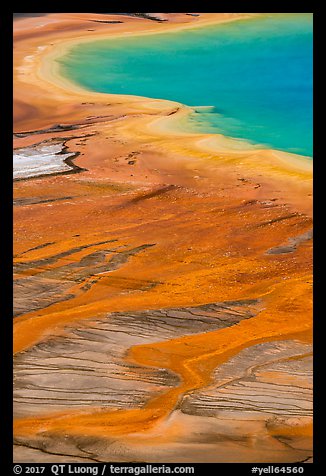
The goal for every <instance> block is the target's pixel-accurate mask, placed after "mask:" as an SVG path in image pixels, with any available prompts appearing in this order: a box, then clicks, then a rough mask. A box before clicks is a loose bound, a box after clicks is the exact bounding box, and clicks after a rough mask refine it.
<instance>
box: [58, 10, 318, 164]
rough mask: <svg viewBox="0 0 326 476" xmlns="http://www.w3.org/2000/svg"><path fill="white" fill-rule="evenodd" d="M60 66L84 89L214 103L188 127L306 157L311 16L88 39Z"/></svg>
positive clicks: (308, 152)
mask: <svg viewBox="0 0 326 476" xmlns="http://www.w3.org/2000/svg"><path fill="white" fill-rule="evenodd" d="M154 26H155V25H154ZM59 61H60V63H61V68H62V69H61V72H62V73H63V74H64V75H66V76H67V77H69V78H70V79H72V80H74V81H75V82H77V83H78V84H80V85H82V86H83V87H85V88H87V89H90V90H94V91H99V92H105V93H116V94H131V95H137V96H145V97H151V98H159V99H170V100H173V101H178V102H181V103H183V104H186V105H189V106H214V107H212V108H211V109H210V112H199V110H198V112H194V113H193V114H192V115H191V116H190V118H189V121H188V127H190V128H191V130H195V131H199V132H209V133H214V132H215V133H216V132H219V133H223V134H225V135H228V136H232V137H237V138H242V139H247V140H249V141H251V142H252V143H254V144H259V145H264V146H266V147H273V148H275V149H280V150H285V151H288V152H294V153H297V154H302V155H306V156H312V79H313V78H312V14H270V15H268V16H263V17H259V18H258V17H257V18H255V19H250V20H241V21H235V22H232V23H227V24H221V25H214V26H208V27H202V28H192V29H189V30H184V31H179V32H174V33H173V32H169V33H164V34H158V35H150V36H138V37H132V38H131V37H129V38H128V37H125V38H115V39H107V40H101V41H93V42H91V43H87V44H81V45H78V46H75V47H74V48H73V49H72V50H71V51H70V52H69V54H68V55H66V56H65V57H63V58H61V59H60V60H59Z"/></svg>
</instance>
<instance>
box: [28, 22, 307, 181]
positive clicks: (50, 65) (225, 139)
mask: <svg viewBox="0 0 326 476" xmlns="http://www.w3.org/2000/svg"><path fill="white" fill-rule="evenodd" d="M261 15H262V14H235V15H234V16H233V17H232V18H228V19H213V20H211V19H210V20H204V21H201V22H198V23H197V24H195V25H194V24H192V23H190V24H182V25H177V26H175V25H173V24H172V25H171V24H168V25H164V26H167V29H166V30H163V31H162V30H159V31H153V30H151V29H150V30H149V31H148V30H142V31H140V32H139V31H136V32H122V33H118V34H114V33H113V34H112V33H111V34H109V32H106V33H105V34H104V33H103V34H101V35H96V36H94V38H92V39H90V38H89V37H87V36H86V35H85V36H79V37H77V38H74V39H70V40H61V41H58V42H56V43H55V44H54V45H53V47H52V50H50V51H49V46H46V47H39V50H38V51H39V53H38V55H37V56H38V57H37V75H38V77H39V78H40V79H42V80H43V81H45V82H48V83H50V84H51V86H55V87H57V88H58V87H59V88H61V89H62V90H64V91H65V92H66V93H70V94H76V95H78V96H80V95H83V96H87V97H93V98H94V99H95V100H103V101H107V100H108V99H110V100H113V101H114V102H117V101H123V102H124V103H125V104H128V102H129V103H130V104H133V103H135V102H139V103H141V104H142V105H143V106H145V107H146V105H148V106H149V107H153V105H154V104H155V108H156V107H157V109H158V110H160V109H161V110H164V109H165V108H166V107H171V108H177V109H178V110H177V111H176V113H175V114H174V116H173V118H172V117H171V116H170V115H167V116H165V117H157V118H156V119H153V120H152V121H151V122H150V123H149V124H147V125H146V127H147V128H148V129H149V130H151V131H152V132H154V133H156V134H157V135H159V136H162V134H163V135H166V134H169V135H171V136H172V137H180V136H183V137H192V138H195V139H197V140H196V141H195V143H194V144H193V145H195V147H196V148H199V149H202V150H206V151H209V152H220V151H228V152H230V153H241V152H243V151H250V152H251V153H253V154H256V153H262V154H263V155H264V156H265V160H266V159H267V160H269V161H275V160H276V161H277V162H279V163H280V164H286V163H287V165H288V167H289V168H291V169H298V170H304V171H307V172H311V171H312V169H313V164H312V161H311V158H310V157H306V156H302V155H298V154H294V153H290V152H286V151H281V150H279V149H272V148H268V147H266V148H265V147H264V148H260V147H259V146H258V145H255V144H252V143H250V142H249V141H247V140H246V139H245V138H235V137H231V136H226V135H223V134H218V133H216V134H212V133H197V132H192V131H185V132H183V131H180V130H175V129H173V122H178V121H180V119H181V118H182V117H184V116H188V115H189V114H191V113H192V112H193V111H194V110H195V107H191V106H186V105H184V104H182V103H179V102H177V101H171V100H168V99H164V98H162V99H153V98H148V97H141V96H134V95H120V94H106V93H99V92H96V91H90V90H87V89H85V88H83V87H82V86H80V85H78V84H76V83H75V82H73V81H72V80H70V79H69V78H67V77H65V76H63V75H62V74H61V73H60V67H59V64H58V63H57V62H56V60H58V59H59V58H61V57H62V56H65V55H67V54H68V53H69V50H70V49H71V48H72V47H74V46H75V45H76V44H80V43H89V42H92V41H97V40H103V39H109V38H110V39H114V38H117V37H122V36H146V35H155V34H160V33H169V32H174V31H177V30H182V29H192V28H204V27H205V26H208V25H215V24H220V23H229V22H233V21H241V20H247V19H251V18H254V17H257V16H261ZM197 107H198V106H197ZM159 114H160V112H158V115H159Z"/></svg>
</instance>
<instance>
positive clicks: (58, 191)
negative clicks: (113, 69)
mask: <svg viewBox="0 0 326 476" xmlns="http://www.w3.org/2000/svg"><path fill="white" fill-rule="evenodd" d="M165 15H168V21H166V22H161V23H155V22H153V21H149V20H146V19H139V18H128V17H124V16H123V17H118V16H117V15H114V17H113V16H112V17H110V15H99V14H49V15H47V16H42V17H37V18H24V19H20V20H18V21H16V22H15V28H14V30H15V31H14V34H15V49H14V66H15V71H14V93H15V97H14V103H15V109H14V118H15V121H14V131H15V135H14V148H15V150H16V151H17V150H20V152H22V151H23V152H24V149H25V151H26V149H28V148H29V149H31V148H33V150H34V152H35V153H38V152H40V149H42V147H43V146H44V144H48V143H52V144H54V142H47V141H56V142H55V143H58V144H59V143H61V145H62V143H64V144H65V145H66V147H67V148H66V150H63V152H67V153H72V152H75V153H76V154H79V155H78V157H76V160H75V159H73V160H75V162H76V166H77V167H80V172H81V173H66V174H60V173H58V174H53V175H46V176H45V175H44V176H43V177H34V178H30V179H27V180H25V179H23V180H21V181H15V183H14V198H15V206H14V253H15V255H14V256H15V257H14V267H15V268H14V273H15V274H14V275H15V279H16V282H15V303H14V305H15V311H16V314H15V319H14V353H15V366H14V371H15V414H14V432H15V439H16V440H15V441H16V443H17V447H16V448H15V460H16V462H20V461H21V462H26V461H29V462H30V461H31V460H32V461H36V462H42V461H44V458H46V460H47V461H50V460H51V463H53V462H59V461H64V459H63V458H65V457H66V458H68V459H69V458H71V459H72V461H81V462H85V461H86V458H85V456H87V455H93V456H94V457H95V458H96V459H98V460H99V461H106V460H107V461H112V460H113V461H118V460H119V461H146V462H147V461H148V462H151V461H153V462H156V463H157V462H160V461H162V462H166V460H167V459H168V460H169V461H173V462H183V463H184V462H187V463H192V462H200V461H202V462H226V461H229V462H234V459H236V460H237V462H240V461H245V462H251V463H252V462H254V461H255V462H265V461H269V462H270V461H275V462H298V461H303V460H304V461H310V457H311V454H312V449H311V431H312V420H311V410H310V408H311V396H310V395H311V393H310V390H309V389H310V386H309V385H310V380H309V379H310V374H311V369H310V365H311V364H310V360H309V362H308V361H307V362H306V360H304V358H305V357H306V356H307V355H308V354H309V355H310V350H311V347H310V344H311V338H312V337H311V328H312V310H311V307H312V291H311V289H312V288H311V285H312V273H311V271H312V269H311V268H312V260H311V250H312V239H311V238H312V218H311V215H312V207H311V202H312V174H311V161H310V163H309V167H308V164H307V166H305V165H304V164H305V160H306V159H301V158H299V157H297V156H294V157H289V156H288V155H284V154H279V153H276V152H275V151H272V150H268V149H266V150H262V149H257V148H255V149H253V148H252V147H251V146H249V145H248V144H245V142H243V141H234V140H233V139H231V138H228V137H224V136H218V135H215V134H191V133H189V134H188V133H184V132H179V131H177V130H174V129H173V127H174V124H177V122H178V121H179V120H182V119H183V118H184V117H186V115H187V114H188V113H189V111H191V108H187V107H186V106H183V105H181V104H179V103H175V102H172V101H164V100H158V99H150V98H143V97H133V96H118V95H107V94H100V93H92V92H89V91H86V90H84V89H82V88H78V87H77V86H76V85H73V84H72V83H70V82H69V80H67V79H66V78H62V77H61V76H60V74H59V71H58V68H57V65H56V63H55V60H54V58H55V56H56V55H59V54H61V53H64V52H65V51H66V47H68V44H71V42H74V41H76V42H79V41H81V40H82V39H83V41H92V40H93V39H96V38H100V37H101V38H104V37H105V38H107V37H108V36H109V35H111V36H112V37H113V36H114V35H122V34H123V32H125V31H128V32H129V34H139V33H140V32H141V31H145V30H146V31H148V30H150V31H151V32H152V33H155V32H156V31H157V32H163V31H166V32H167V33H168V32H169V31H170V30H171V31H172V29H175V28H184V27H187V28H188V27H190V25H191V27H193V25H195V24H196V25H197V26H199V24H204V23H205V22H206V23H207V24H208V22H210V21H214V22H216V21H218V20H222V19H225V18H226V16H224V14H201V17H199V18H198V17H195V18H192V17H188V16H185V14H175V15H173V14H165ZM226 15H227V14H226ZM229 18H231V17H229ZM233 18H234V17H233ZM111 19H112V20H113V19H114V20H118V19H119V20H121V21H122V23H114V24H110V25H106V24H105V23H101V22H100V23H96V24H95V23H93V22H94V20H111ZM95 25H96V26H95ZM94 28H95V29H96V31H93V30H94ZM90 29H91V30H90ZM152 33H151V34H152ZM88 35H89V36H88ZM87 36H88V37H87ZM175 121H176V122H175ZM175 129H176V128H175ZM64 141H66V142H64ZM52 149H53V148H52ZM51 152H56V150H54V151H53V150H51ZM276 155H277V156H276ZM46 165H47V164H46ZM194 309H195V311H194ZM196 309H197V311H196ZM189 312H191V316H190V315H189ZM197 312H198V322H197V323H195V319H196V315H197V314H196V313H197ZM117 313H118V314H117ZM205 313H209V319H210V321H209V322H211V323H213V325H215V324H217V325H216V329H215V327H214V329H213V328H212V327H209V328H203V319H204V317H203V314H205ZM176 318H177V319H176ZM179 319H181V320H179ZM205 319H206V318H205ZM239 319H240V320H239ZM240 321H241V322H240ZM205 322H206V321H205ZM181 323H182V326H180V324H181ZM209 325H210V324H209ZM111 326H113V327H111ZM183 326H185V327H183ZM191 329H192V330H191ZM189 330H190V331H191V332H190V331H189ZM119 342H121V344H123V347H121V346H119V345H118V344H119ZM119 349H120V350H121V352H120V350H119ZM118 352H120V353H119V354H118ZM70 356H71V357H72V360H71V361H70ZM78 356H80V357H81V361H80V362H79V357H78ZM257 358H258V359H259V362H258V361H257ZM276 358H277V359H280V364H281V365H282V366H283V367H282V368H278V367H276V368H275V367H274V362H275V359H276ZM224 364H225V367H224V370H223V366H224ZM239 364H240V365H239ZM94 365H95V367H96V368H95V367H94ZM253 365H257V369H256V370H255V369H254V368H253ZM266 365H269V367H266ZM270 366H272V367H270ZM119 367H121V372H120V370H119ZM240 367H241V368H242V369H243V376H242V373H240V374H239V373H238V371H239V368H240ZM94 370H95V371H94ZM75 372H76V373H75ZM162 372H163V373H162ZM223 372H226V373H225V374H224V373H223ZM241 372H242V371H241ZM154 374H155V375H154ZM258 374H259V375H258ZM151 375H153V376H155V379H153V378H152V377H151ZM169 375H171V376H173V375H174V376H175V377H174V378H173V379H172V380H171V379H169ZM103 376H105V380H103V378H102V377H103ZM248 376H249V380H250V382H248V378H247V377H248ZM84 377H86V380H84ZM162 377H163V378H162ZM176 378H177V379H179V380H176ZM225 378H227V380H228V381H230V383H231V386H230V388H229V390H228V389H227V388H226V387H225V385H224V383H225V382H226V381H225ZM234 378H235V379H236V380H235V383H236V384H238V383H240V387H241V388H240V389H236V393H234V390H235V389H234V387H233V379H234ZM239 378H240V379H242V380H239ZM252 379H253V381H251V380H252ZM126 380H129V382H126ZM145 381H146V382H148V383H149V384H150V389H149V390H150V392H149V393H148V392H147V390H146V388H147V385H145V386H144V385H143V383H144V382H145ZM231 381H232V382H231ZM103 382H104V383H103ZM242 383H243V384H242ZM157 385H159V387H158V386H157ZM261 385H263V387H262V386H261ZM266 385H268V387H266ZM275 385H279V389H280V392H279V396H280V398H279V399H278V401H279V403H280V404H281V406H282V407H283V408H285V410H284V412H282V414H280V409H279V408H280V407H279V405H276V406H275V409H274V405H272V407H273V408H270V405H269V404H267V406H266V399H268V400H269V399H271V401H272V400H275V398H274V397H273V395H275ZM298 385H299V387H298ZM215 386H216V389H215ZM246 388H247V390H245V389H246ZM266 388H267V389H266ZM298 388H300V389H301V388H302V393H300V394H299V395H298ZM92 389H95V390H96V395H95V396H94V398H93V396H92V395H93V394H92ZM268 389H270V390H268ZM117 390H118V391H121V395H122V398H120V397H119V394H117ZM261 390H262V391H261ZM207 391H208V393H207ZM220 391H222V393H223V392H225V391H226V392H227V393H224V396H223V395H221V393H220ZM76 392H77V393H76ZM212 392H213V393H212ZM139 393H142V398H141V399H140V401H139V399H137V398H138V397H137V395H139ZM128 395H129V396H128ZM58 396H59V398H58ZM112 397H113V398H112ZM221 397H222V399H223V401H224V402H225V403H226V404H227V406H228V407H230V408H229V410H226V412H224V410H223V408H221ZM234 397H236V402H235V405H233V403H232V401H233V399H234ZM90 399H91V400H92V401H91V402H90V401H89V400H90ZM117 400H118V401H119V402H121V403H120V404H119V405H120V406H118V407H117V406H116V402H117ZM239 401H240V402H242V403H239ZM26 402H28V403H26ZM247 402H249V405H252V404H254V405H256V406H257V408H256V409H254V411H255V413H251V412H248V411H247V406H248V403H247ZM222 403H223V402H222ZM211 404H213V407H214V408H215V410H214V408H213V410H214V411H213V413H212V414H207V413H206V410H207V409H208V410H209V409H210V406H211ZM301 407H302V408H301ZM298 408H299V409H300V412H299V414H298ZM270 410H272V412H274V415H275V416H276V418H274V415H273V413H272V414H271V413H270ZM257 411H258V412H257ZM283 413H284V414H283ZM278 415H279V416H280V417H281V418H277V416H278ZM283 438H284V440H285V443H284V444H283V441H282V439H283ZM31 448H33V449H31ZM61 455H62V456H61ZM93 461H94V460H93ZM66 462H67V461H66Z"/></svg>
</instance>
